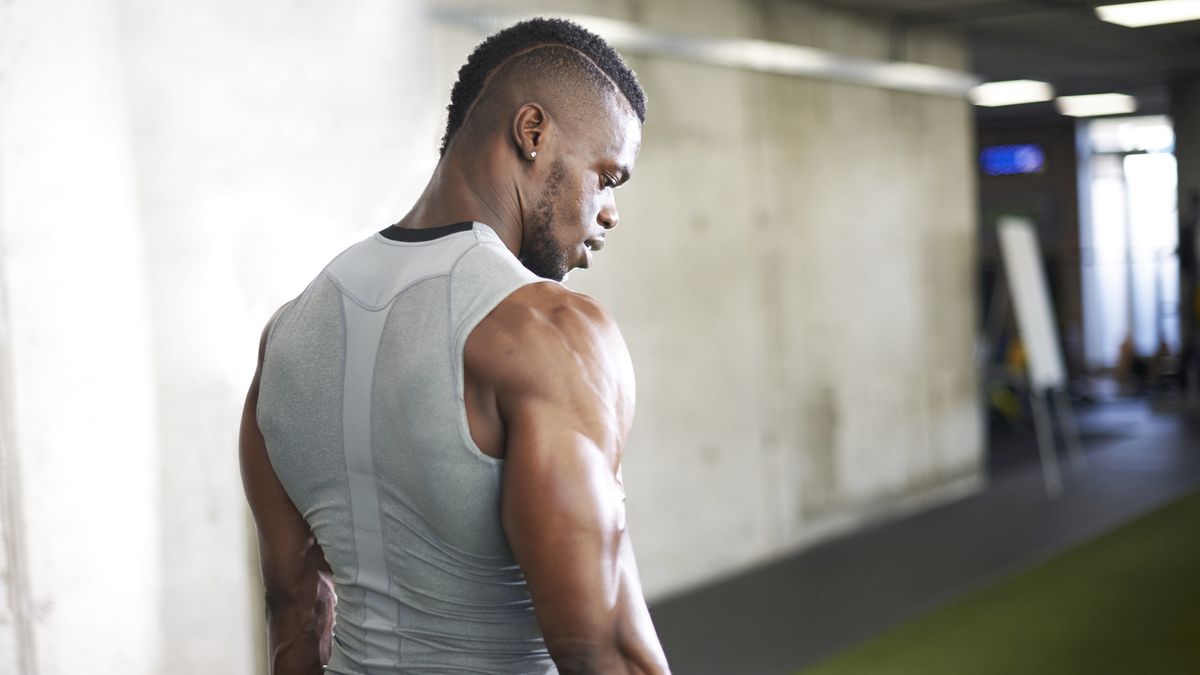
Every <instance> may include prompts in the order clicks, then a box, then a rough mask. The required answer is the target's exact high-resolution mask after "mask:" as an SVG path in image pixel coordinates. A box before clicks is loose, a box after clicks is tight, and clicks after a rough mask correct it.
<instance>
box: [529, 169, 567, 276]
mask: <svg viewBox="0 0 1200 675" xmlns="http://www.w3.org/2000/svg"><path fill="white" fill-rule="evenodd" d="M566 176H567V171H566V167H565V166H564V165H563V161H562V159H561V158H560V159H556V160H554V163H553V164H551V165H550V175H549V176H548V177H547V178H546V188H545V189H544V190H542V195H541V197H539V198H538V202H537V204H536V205H535V206H534V207H533V212H532V213H531V214H530V219H529V223H528V224H527V225H526V227H527V228H528V229H527V231H526V235H525V241H524V243H523V244H522V246H521V254H520V255H519V256H517V258H518V259H519V260H520V261H521V264H522V265H524V266H525V267H526V269H528V270H529V271H530V272H533V273H534V274H536V275H538V276H539V277H542V278H543V279H553V280H554V281H562V280H563V278H565V277H566V276H567V272H568V271H569V269H568V267H567V254H566V252H565V251H563V249H562V247H561V246H559V245H558V242H557V241H555V240H554V232H553V225H554V206H555V204H556V202H557V201H558V197H559V194H560V193H561V192H562V184H563V180H564V179H565V178H566Z"/></svg>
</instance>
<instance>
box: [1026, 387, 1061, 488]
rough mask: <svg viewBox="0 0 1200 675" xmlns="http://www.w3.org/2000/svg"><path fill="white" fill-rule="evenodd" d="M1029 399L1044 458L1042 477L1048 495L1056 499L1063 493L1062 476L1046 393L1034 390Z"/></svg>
mask: <svg viewBox="0 0 1200 675" xmlns="http://www.w3.org/2000/svg"><path fill="white" fill-rule="evenodd" d="M1029 401H1030V403H1031V404H1032V407H1033V426H1034V429H1035V430H1036V431H1037V444H1038V453H1039V454H1040V455H1041V458H1042V477H1043V478H1044V479H1045V481H1046V496H1047V497H1050V498H1051V499H1054V498H1056V497H1058V496H1059V495H1060V494H1062V476H1061V474H1060V473H1059V470H1058V453H1057V452H1055V449H1054V429H1053V428H1052V427H1051V426H1050V413H1049V411H1048V410H1046V394H1045V392H1042V391H1036V390H1035V391H1032V392H1031V395H1030V397H1029Z"/></svg>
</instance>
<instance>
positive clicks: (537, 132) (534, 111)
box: [512, 103, 551, 159]
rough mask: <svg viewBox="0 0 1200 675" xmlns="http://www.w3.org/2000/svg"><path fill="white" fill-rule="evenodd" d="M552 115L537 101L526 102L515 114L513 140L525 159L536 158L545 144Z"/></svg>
mask: <svg viewBox="0 0 1200 675" xmlns="http://www.w3.org/2000/svg"><path fill="white" fill-rule="evenodd" d="M550 124H551V122H550V116H549V115H547V114H546V109H545V108H543V107H542V106H541V105H539V104H537V103H526V104H525V105H523V106H521V107H520V108H519V109H517V114H516V115H513V127H512V133H513V141H514V142H515V143H516V146H517V151H518V152H519V153H520V154H521V157H523V158H524V159H534V158H535V157H537V155H538V152H539V151H540V150H541V149H542V147H543V146H544V143H545V140H546V132H547V131H548V130H549V127H550Z"/></svg>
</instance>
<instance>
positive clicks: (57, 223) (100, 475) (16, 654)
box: [0, 0, 162, 675]
mask: <svg viewBox="0 0 1200 675" xmlns="http://www.w3.org/2000/svg"><path fill="white" fill-rule="evenodd" d="M120 47H121V43H120V40H119V25H118V17H117V14H116V12H115V8H114V5H113V3H111V2H92V1H90V0H63V1H61V2H52V3H47V2H41V1H40V0H13V1H11V2H6V3H3V5H0V72H2V73H3V76H2V77H0V293H2V294H3V295H2V297H3V304H4V307H3V313H2V314H0V320H2V321H3V330H2V331H0V333H2V338H3V339H2V340H0V345H3V348H2V352H0V357H2V358H3V363H0V378H3V379H4V386H3V388H2V389H0V392H2V393H3V399H2V400H0V408H2V409H3V413H0V421H2V422H3V424H4V429H3V430H2V433H3V439H2V440H0V442H2V443H3V447H2V452H3V471H4V476H3V481H4V496H3V510H4V513H3V516H4V518H3V534H4V544H5V545H4V556H5V559H4V562H5V575H4V576H3V577H0V593H2V594H3V596H4V597H3V600H4V605H5V611H6V614H7V615H8V617H10V618H11V621H12V623H11V624H8V625H5V626H0V635H5V638H0V644H5V648H4V649H3V650H0V654H2V655H0V668H4V669H5V670H4V671H3V672H7V673H21V674H22V675H42V674H47V673H64V674H65V673H88V672H96V671H97V669H101V670H104V671H106V672H119V673H127V674H129V675H139V674H145V675H151V674H152V673H157V672H160V671H159V669H158V665H159V661H158V656H159V653H158V646H159V641H158V640H157V630H158V619H157V609H158V605H159V599H160V592H161V578H162V577H161V568H160V566H159V561H158V552H159V516H158V508H157V507H158V504H159V500H160V494H161V493H160V490H159V484H158V480H157V478H158V471H159V454H158V447H157V435H158V420H157V405H156V402H155V400H154V394H155V390H154V375H155V373H154V366H153V363H152V362H151V361H150V360H149V359H147V355H148V354H150V353H151V351H152V349H153V340H152V337H151V332H152V328H151V325H150V310H149V306H148V303H147V294H146V287H147V278H146V268H145V266H144V255H143V253H144V249H143V246H142V241H141V226H142V220H141V217H140V215H139V212H138V198H137V181H136V176H135V174H134V162H133V157H132V154H131V146H132V144H131V128H130V123H129V117H128V109H127V106H126V105H125V98H124V85H125V82H124V78H123V72H122V65H121V48H120ZM10 626H11V628H10ZM10 645H11V647H12V651H8V649H9V646H10Z"/></svg>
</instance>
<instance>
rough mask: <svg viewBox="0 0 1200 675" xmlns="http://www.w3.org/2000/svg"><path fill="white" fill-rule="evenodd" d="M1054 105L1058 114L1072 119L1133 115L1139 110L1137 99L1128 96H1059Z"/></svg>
mask: <svg viewBox="0 0 1200 675" xmlns="http://www.w3.org/2000/svg"><path fill="white" fill-rule="evenodd" d="M1054 105H1055V106H1057V107H1058V112H1060V113H1062V114H1064V115H1070V116H1071V117H1097V116H1099V115H1122V114H1125V113H1131V112H1133V111H1135V110H1137V99H1136V98H1134V97H1132V96H1129V95H1127V94H1088V95H1086V96H1059V97H1058V98H1057V99H1055V100H1054Z"/></svg>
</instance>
